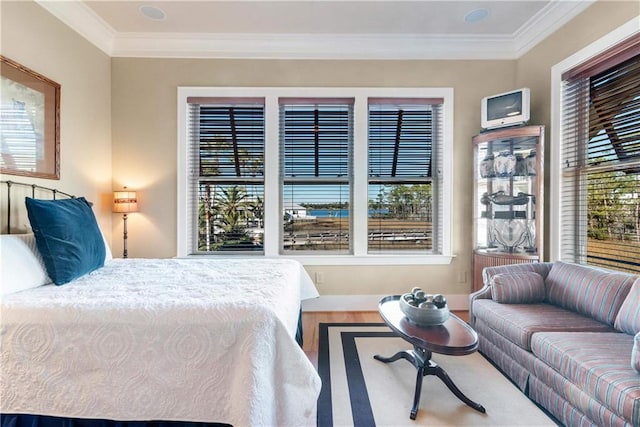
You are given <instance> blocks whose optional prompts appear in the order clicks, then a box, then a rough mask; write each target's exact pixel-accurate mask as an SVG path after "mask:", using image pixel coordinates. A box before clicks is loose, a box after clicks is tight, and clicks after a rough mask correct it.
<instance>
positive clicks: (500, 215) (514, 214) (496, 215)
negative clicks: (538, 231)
mask: <svg viewBox="0 0 640 427" xmlns="http://www.w3.org/2000/svg"><path fill="white" fill-rule="evenodd" d="M480 218H481V219H527V212H525V211H495V212H493V218H491V217H490V216H489V212H486V211H485V212H482V213H481V214H480Z"/></svg>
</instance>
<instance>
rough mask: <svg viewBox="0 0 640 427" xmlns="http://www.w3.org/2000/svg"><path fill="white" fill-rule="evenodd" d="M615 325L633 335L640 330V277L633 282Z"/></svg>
mask: <svg viewBox="0 0 640 427" xmlns="http://www.w3.org/2000/svg"><path fill="white" fill-rule="evenodd" d="M614 326H615V328H616V329H617V330H619V331H622V332H626V333H628V334H631V335H633V334H636V333H638V332H640V278H638V279H637V280H636V281H635V282H634V283H633V286H632V287H631V291H629V295H627V298H626V299H625V300H624V302H623V303H622V306H621V307H620V311H619V312H618V315H617V316H616V321H615V323H614Z"/></svg>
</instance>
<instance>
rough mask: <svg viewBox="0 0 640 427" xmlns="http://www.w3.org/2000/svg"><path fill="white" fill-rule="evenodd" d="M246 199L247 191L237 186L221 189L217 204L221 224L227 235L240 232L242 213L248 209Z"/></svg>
mask: <svg viewBox="0 0 640 427" xmlns="http://www.w3.org/2000/svg"><path fill="white" fill-rule="evenodd" d="M246 198H247V193H246V191H244V190H243V189H242V188H240V187H239V186H237V185H233V186H231V187H227V188H224V187H221V188H220V193H218V194H217V197H216V201H215V203H216V205H217V208H218V209H219V214H220V222H221V225H222V229H223V230H224V232H225V233H231V232H234V231H235V232H237V231H239V230H240V219H241V215H242V211H243V210H245V209H246V208H247V202H246ZM243 232H244V230H243Z"/></svg>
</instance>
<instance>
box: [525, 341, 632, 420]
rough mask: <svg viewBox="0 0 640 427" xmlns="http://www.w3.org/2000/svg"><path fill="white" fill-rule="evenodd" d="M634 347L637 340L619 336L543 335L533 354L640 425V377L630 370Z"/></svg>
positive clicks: (605, 404) (536, 342) (589, 393)
mask: <svg viewBox="0 0 640 427" xmlns="http://www.w3.org/2000/svg"><path fill="white" fill-rule="evenodd" d="M587 343H588V344H587ZM632 347H633V336H631V335H628V334H622V333H618V332H614V333H599V332H541V333H536V334H534V335H533V338H532V339H531V350H532V351H533V353H534V354H535V355H536V356H537V357H538V358H539V359H540V360H541V361H542V362H544V363H545V364H547V365H548V366H550V367H552V368H553V369H554V370H555V371H556V372H558V373H559V374H560V375H562V376H563V377H565V378H566V379H567V380H569V381H570V382H571V383H573V384H575V385H577V386H578V387H580V388H581V389H582V390H584V392H585V393H587V394H588V395H590V396H593V398H594V399H596V400H597V401H598V402H600V403H601V404H602V405H604V406H605V407H607V408H609V409H610V410H611V411H612V412H614V413H616V414H621V415H622V416H623V417H624V418H625V419H626V420H629V421H630V422H631V424H632V425H640V424H639V423H640V376H639V375H638V373H637V372H635V371H634V370H633V369H631V366H629V355H630V354H631V349H632ZM537 373H538V372H537V371H536V374H537Z"/></svg>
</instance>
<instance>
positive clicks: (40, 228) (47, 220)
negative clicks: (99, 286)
mask: <svg viewBox="0 0 640 427" xmlns="http://www.w3.org/2000/svg"><path fill="white" fill-rule="evenodd" d="M25 203H26V205H27V214H28V215H29V222H31V228H32V229H33V234H34V235H35V236H36V245H37V246H38V250H39V251H40V254H41V255H42V259H43V261H44V265H45V267H46V268H47V273H48V274H49V277H50V278H51V280H52V281H53V283H55V284H56V285H63V284H65V283H68V282H70V281H72V280H73V279H76V278H78V277H80V276H83V275H85V274H87V273H89V272H91V271H93V270H96V269H98V268H100V267H102V266H104V257H105V246H104V240H103V239H102V234H101V233H100V228H99V227H98V222H97V221H96V217H95V215H94V214H93V210H92V209H91V205H90V204H89V202H87V200H86V199H85V198H84V197H79V198H77V199H62V200H37V199H32V198H30V197H26V198H25Z"/></svg>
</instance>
